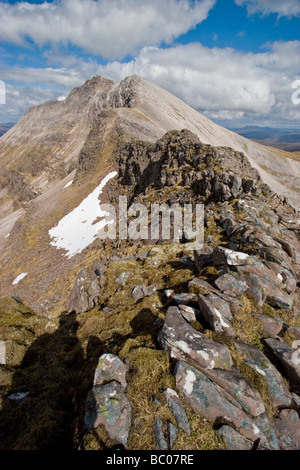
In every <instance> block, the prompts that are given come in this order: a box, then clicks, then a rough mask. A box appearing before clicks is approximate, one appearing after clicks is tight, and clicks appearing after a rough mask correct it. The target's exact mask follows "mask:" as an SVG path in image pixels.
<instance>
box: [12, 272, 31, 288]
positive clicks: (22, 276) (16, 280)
mask: <svg viewBox="0 0 300 470" xmlns="http://www.w3.org/2000/svg"><path fill="white" fill-rule="evenodd" d="M27 274H28V273H22V274H19V276H17V277H16V279H15V280H14V281H13V286H15V285H16V284H19V282H20V281H22V279H24V277H26V276H27Z"/></svg>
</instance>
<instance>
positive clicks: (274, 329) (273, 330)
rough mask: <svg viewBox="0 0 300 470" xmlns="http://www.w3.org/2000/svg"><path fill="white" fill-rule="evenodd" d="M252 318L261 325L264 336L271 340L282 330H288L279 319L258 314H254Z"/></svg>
mask: <svg viewBox="0 0 300 470" xmlns="http://www.w3.org/2000/svg"><path fill="white" fill-rule="evenodd" d="M253 316H254V317H255V318H257V319H258V320H259V321H260V322H261V323H262V325H263V328H264V331H265V333H266V335H267V336H270V337H272V338H274V337H277V336H278V335H279V334H280V333H281V332H282V330H283V329H287V328H288V325H286V323H285V322H284V321H283V320H281V319H280V318H272V317H267V316H266V315H259V314H258V313H254V314H253Z"/></svg>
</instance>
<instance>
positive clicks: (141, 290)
mask: <svg viewBox="0 0 300 470" xmlns="http://www.w3.org/2000/svg"><path fill="white" fill-rule="evenodd" d="M155 292H156V284H151V285H150V286H147V287H146V286H144V285H143V284H141V285H138V286H135V287H134V289H133V291H132V296H133V298H134V300H135V301H138V300H141V299H143V298H144V297H148V296H150V295H152V294H155Z"/></svg>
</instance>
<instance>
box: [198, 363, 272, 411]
mask: <svg viewBox="0 0 300 470" xmlns="http://www.w3.org/2000/svg"><path fill="white" fill-rule="evenodd" d="M205 375H207V377H208V378H209V379H210V380H211V381H213V382H214V383H216V384H217V385H219V386H220V387H221V388H222V389H223V390H225V391H226V392H227V393H229V394H230V395H231V396H232V398H233V399H235V400H236V401H237V402H238V403H239V404H240V406H241V407H242V408H243V410H244V411H246V413H249V414H251V415H252V416H259V415H261V414H262V413H264V412H265V406H264V403H263V401H262V398H261V396H260V393H259V392H258V390H256V389H255V388H253V387H252V386H251V385H250V384H249V382H248V381H247V380H246V379H245V377H244V376H243V375H242V374H241V373H240V372H239V371H238V370H237V369H235V368H232V369H231V370H220V369H214V370H211V371H208V370H206V371H205Z"/></svg>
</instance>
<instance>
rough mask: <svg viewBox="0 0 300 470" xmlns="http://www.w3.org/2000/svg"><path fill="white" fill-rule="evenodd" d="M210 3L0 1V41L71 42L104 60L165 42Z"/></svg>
mask: <svg viewBox="0 0 300 470" xmlns="http://www.w3.org/2000/svg"><path fill="white" fill-rule="evenodd" d="M215 3H216V0H194V1H191V0H163V1H161V0H151V2H149V1H148V0H57V1H54V2H53V3H47V2H45V3H43V4H30V3H27V2H18V3H15V4H13V5H11V4H9V3H0V17H1V29H0V40H2V41H7V42H11V43H15V44H22V45H24V44H25V43H26V39H27V38H30V39H31V40H32V41H34V43H35V44H37V45H39V46H40V47H41V46H43V45H45V44H52V45H53V44H58V43H61V44H73V45H75V46H78V47H80V48H82V49H83V50H84V51H86V52H89V53H93V54H96V55H100V56H102V57H104V58H106V59H120V58H122V57H125V56H126V55H127V54H135V53H137V51H138V50H139V49H140V48H141V47H144V46H145V45H159V44H160V43H162V42H165V43H167V44H171V43H172V42H173V41H174V39H175V38H176V37H178V36H180V35H181V34H184V33H186V32H187V31H189V30H190V29H191V28H193V27H195V26H196V25H197V24H198V23H200V22H202V21H203V20H205V19H206V18H207V16H208V13H209V11H210V10H211V8H213V7H214V5H215Z"/></svg>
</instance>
